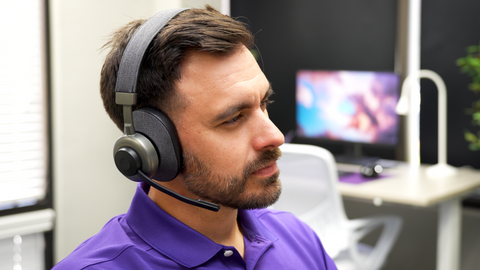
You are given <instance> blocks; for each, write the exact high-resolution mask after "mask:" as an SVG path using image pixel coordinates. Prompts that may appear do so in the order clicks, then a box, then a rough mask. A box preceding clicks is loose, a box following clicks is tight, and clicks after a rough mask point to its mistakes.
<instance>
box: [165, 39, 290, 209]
mask: <svg viewBox="0 0 480 270" xmlns="http://www.w3.org/2000/svg"><path fill="white" fill-rule="evenodd" d="M177 89H178V91H179V92H180V94H181V95H182V96H184V97H186V99H187V101H186V104H188V105H187V106H186V107H185V108H184V109H181V110H179V112H178V113H176V115H175V116H174V117H173V121H174V123H175V125H176V127H177V131H178V135H179V138H180V142H181V144H182V148H183V151H184V156H185V170H184V171H183V172H182V174H181V176H182V177H183V180H184V183H185V187H186V189H187V191H188V192H190V193H191V194H193V195H196V196H198V197H200V198H203V199H206V200H209V201H212V202H214V203H218V204H221V205H223V206H226V207H230V208H237V209H250V208H261V207H266V206H268V205H270V204H272V203H274V202H275V201H276V200H277V199H278V197H279V196H280V191H281V185H280V182H279V181H278V168H277V165H276V162H275V161H276V160H277V159H278V157H279V156H280V150H279V149H278V146H280V145H281V144H283V141H284V138H283V135H282V133H281V132H280V131H279V130H278V128H277V127H276V126H275V125H274V124H273V123H272V122H271V121H270V119H269V118H268V113H267V110H266V105H267V104H268V103H269V100H268V98H269V96H270V95H271V94H272V90H271V87H270V84H269V82H268V81H267V79H266V78H265V75H264V74H263V72H262V71H261V70H260V68H259V67H258V64H257V62H256V61H255V59H254V58H253V56H252V55H251V53H250V52H249V51H248V50H247V49H246V48H245V47H242V49H240V50H239V51H238V52H236V53H235V54H233V55H231V56H227V57H225V56H223V57H219V56H212V55H210V54H207V53H201V52H194V53H192V54H191V55H190V56H189V57H188V58H187V60H186V61H185V63H184V64H183V66H182V78H181V80H180V82H179V83H178V84H177Z"/></svg>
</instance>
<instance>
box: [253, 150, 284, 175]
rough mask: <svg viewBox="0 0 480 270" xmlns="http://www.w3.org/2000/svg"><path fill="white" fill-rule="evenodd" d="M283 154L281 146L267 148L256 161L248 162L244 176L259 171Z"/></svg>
mask: <svg viewBox="0 0 480 270" xmlns="http://www.w3.org/2000/svg"><path fill="white" fill-rule="evenodd" d="M281 156H282V151H281V150H280V148H278V147H277V148H275V149H271V150H265V151H264V152H262V153H261V154H260V156H259V157H258V158H257V159H255V160H254V161H252V162H250V163H248V164H247V166H246V169H245V171H244V178H245V179H246V178H248V176H249V175H250V174H253V173H254V172H256V171H258V170H259V169H261V168H263V167H265V166H267V165H268V164H269V163H270V162H272V161H276V160H277V159H279V158H280V157H281Z"/></svg>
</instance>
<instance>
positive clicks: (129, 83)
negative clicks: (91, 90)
mask: <svg viewBox="0 0 480 270" xmlns="http://www.w3.org/2000/svg"><path fill="white" fill-rule="evenodd" d="M184 10H186V8H177V9H169V10H165V11H161V12H159V13H157V14H155V15H154V16H153V17H151V18H150V19H148V20H147V21H146V22H145V23H143V24H142V25H141V26H140V28H139V29H138V30H137V31H135V33H134V34H133V36H132V38H131V39H130V41H129V42H128V44H127V47H126V48H125V51H124V52H123V56H122V60H121V61H120V66H119V67H118V72H117V81H116V84H115V103H117V104H118V105H123V118H124V123H125V124H124V125H125V134H127V135H132V134H133V133H135V130H134V128H133V120H132V119H133V118H132V105H135V104H136V103H137V93H136V90H137V80H138V73H139V71H140V65H141V64H142V61H143V58H144V56H145V52H146V51H147V48H148V46H149V45H150V43H151V42H152V40H153V39H154V38H155V37H156V36H157V34H158V32H159V31H160V30H161V29H162V28H163V27H164V26H165V24H167V23H168V22H169V21H170V20H171V19H172V18H173V17H174V16H175V15H177V14H178V13H180V12H182V11H184Z"/></svg>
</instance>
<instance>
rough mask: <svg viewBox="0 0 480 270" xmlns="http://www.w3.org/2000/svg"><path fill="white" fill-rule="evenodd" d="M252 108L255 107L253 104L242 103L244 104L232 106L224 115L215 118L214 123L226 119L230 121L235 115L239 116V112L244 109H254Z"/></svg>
mask: <svg viewBox="0 0 480 270" xmlns="http://www.w3.org/2000/svg"><path fill="white" fill-rule="evenodd" d="M252 107H253V104H252V103H251V102H242V103H239V104H236V105H233V106H230V107H228V108H227V109H225V110H224V111H223V112H222V113H220V114H219V115H217V117H215V120H214V122H219V121H222V120H224V119H228V118H230V117H232V116H234V115H235V114H237V113H238V112H240V111H242V110H244V109H248V108H252Z"/></svg>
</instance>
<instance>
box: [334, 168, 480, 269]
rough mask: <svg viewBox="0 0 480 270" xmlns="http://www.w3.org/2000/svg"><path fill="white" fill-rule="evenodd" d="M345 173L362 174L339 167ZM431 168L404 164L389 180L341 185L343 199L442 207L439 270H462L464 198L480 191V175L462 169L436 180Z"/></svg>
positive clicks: (439, 221) (438, 235)
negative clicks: (452, 174)
mask: <svg viewBox="0 0 480 270" xmlns="http://www.w3.org/2000/svg"><path fill="white" fill-rule="evenodd" d="M337 167H338V169H340V170H344V171H358V166H353V165H346V164H337ZM426 168H427V166H425V165H422V166H420V168H416V169H415V168H412V167H410V166H408V165H407V164H400V165H398V166H396V167H394V168H392V169H386V170H385V171H384V175H386V176H387V177H384V178H381V179H377V180H372V181H369V182H365V183H362V184H348V183H342V182H339V184H338V189H339V191H340V193H341V194H342V196H347V197H353V198H361V199H367V200H372V201H374V200H375V201H377V202H378V201H379V200H380V201H385V202H391V203H399V204H406V205H412V206H420V207H428V206H432V205H436V204H438V205H439V218H438V234H437V269H438V270H458V269H460V234H461V217H462V215H461V214H462V213H461V198H462V197H463V196H465V195H468V194H469V193H471V192H473V191H474V189H476V188H478V187H480V171H478V170H473V169H468V168H460V169H459V170H458V173H457V174H456V175H455V176H452V177H445V178H439V179H432V178H431V177H429V176H428V175H427V174H426V172H425V170H426Z"/></svg>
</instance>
